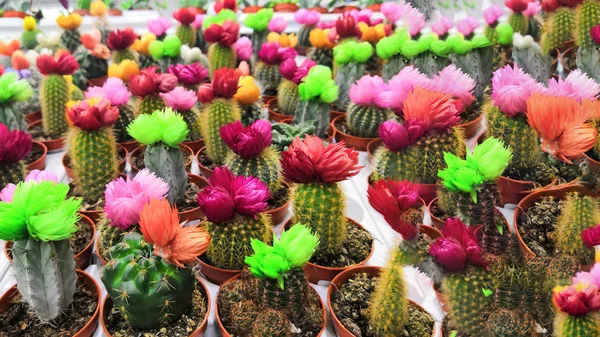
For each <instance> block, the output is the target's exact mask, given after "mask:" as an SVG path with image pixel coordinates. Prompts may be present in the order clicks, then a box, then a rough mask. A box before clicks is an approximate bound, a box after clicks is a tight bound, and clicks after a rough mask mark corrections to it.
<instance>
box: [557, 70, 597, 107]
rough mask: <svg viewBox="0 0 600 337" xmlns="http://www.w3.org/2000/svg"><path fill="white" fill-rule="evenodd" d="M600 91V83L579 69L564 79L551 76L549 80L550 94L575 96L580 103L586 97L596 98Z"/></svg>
mask: <svg viewBox="0 0 600 337" xmlns="http://www.w3.org/2000/svg"><path fill="white" fill-rule="evenodd" d="M599 93H600V84H598V83H596V81H594V80H593V79H591V78H589V77H588V76H587V75H586V74H585V73H583V72H582V71H581V70H579V69H575V70H574V71H572V72H571V73H570V74H569V76H567V78H565V79H564V80H563V79H562V78H559V79H558V81H556V80H555V79H554V78H551V79H550V80H549V81H548V91H547V94H548V95H552V96H562V97H569V98H574V99H576V100H577V101H578V102H579V103H581V102H582V101H583V100H584V99H590V100H596V98H597V97H598V94H599Z"/></svg>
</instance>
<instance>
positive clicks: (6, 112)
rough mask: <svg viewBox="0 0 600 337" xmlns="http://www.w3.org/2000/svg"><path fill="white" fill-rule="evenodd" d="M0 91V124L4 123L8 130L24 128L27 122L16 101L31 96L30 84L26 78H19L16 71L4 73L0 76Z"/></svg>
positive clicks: (23, 100) (22, 100)
mask: <svg viewBox="0 0 600 337" xmlns="http://www.w3.org/2000/svg"><path fill="white" fill-rule="evenodd" d="M0 91H1V92H2V96H1V97H0V124H4V125H5V126H6V127H8V129H9V130H26V129H27V123H26V122H25V118H24V117H23V111H21V109H19V106H18V103H19V102H26V101H28V100H29V99H30V98H31V96H32V95H33V89H32V88H31V85H30V84H29V83H28V82H27V81H26V80H24V79H19V75H18V74H17V73H6V74H4V75H2V76H0Z"/></svg>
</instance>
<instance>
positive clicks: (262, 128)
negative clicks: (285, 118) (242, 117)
mask: <svg viewBox="0 0 600 337" xmlns="http://www.w3.org/2000/svg"><path fill="white" fill-rule="evenodd" d="M219 133H220V134H221V138H223V141H224V142H225V144H226V145H227V147H229V148H230V149H231V151H233V152H234V153H236V154H237V155H238V156H240V157H242V158H244V159H250V158H252V157H256V156H258V155H259V154H260V153H261V152H262V150H264V149H265V148H267V147H269V146H270V145H271V123H269V122H267V121H266V120H264V119H259V120H257V121H255V122H254V123H252V125H250V126H247V127H244V126H243V125H242V123H241V122H240V121H235V122H233V123H229V124H227V125H225V126H223V127H222V128H221V129H220V130H219Z"/></svg>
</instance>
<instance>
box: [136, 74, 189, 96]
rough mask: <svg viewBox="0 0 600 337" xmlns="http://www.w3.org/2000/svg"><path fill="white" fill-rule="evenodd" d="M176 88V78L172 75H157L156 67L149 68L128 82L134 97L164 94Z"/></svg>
mask: <svg viewBox="0 0 600 337" xmlns="http://www.w3.org/2000/svg"><path fill="white" fill-rule="evenodd" d="M176 86H177V77H175V75H173V74H160V73H157V68H156V67H149V68H146V69H144V70H142V72H141V73H140V74H139V75H136V76H134V77H133V78H131V80H130V81H129V88H130V89H131V93H132V94H133V95H134V96H137V97H141V98H144V97H146V96H150V95H154V94H159V93H166V92H169V91H171V90H173V89H174V88H175V87H176Z"/></svg>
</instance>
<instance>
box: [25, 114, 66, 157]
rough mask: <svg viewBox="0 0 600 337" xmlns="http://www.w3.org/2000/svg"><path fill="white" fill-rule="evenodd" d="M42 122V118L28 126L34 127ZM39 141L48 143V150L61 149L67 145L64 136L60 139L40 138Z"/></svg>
mask: <svg viewBox="0 0 600 337" xmlns="http://www.w3.org/2000/svg"><path fill="white" fill-rule="evenodd" d="M40 124H42V120H41V119H40V120H38V121H36V122H33V123H31V124H30V125H29V127H28V128H32V127H34V126H38V125H40ZM39 142H40V143H42V144H44V145H46V148H47V149H48V151H56V150H61V149H62V148H64V147H65V138H64V137H60V138H58V139H51V140H39Z"/></svg>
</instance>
